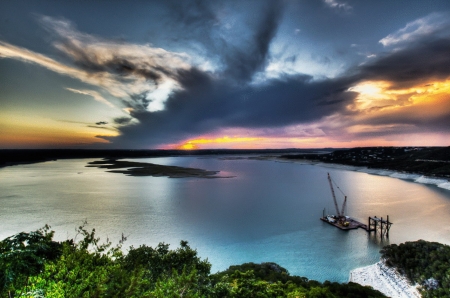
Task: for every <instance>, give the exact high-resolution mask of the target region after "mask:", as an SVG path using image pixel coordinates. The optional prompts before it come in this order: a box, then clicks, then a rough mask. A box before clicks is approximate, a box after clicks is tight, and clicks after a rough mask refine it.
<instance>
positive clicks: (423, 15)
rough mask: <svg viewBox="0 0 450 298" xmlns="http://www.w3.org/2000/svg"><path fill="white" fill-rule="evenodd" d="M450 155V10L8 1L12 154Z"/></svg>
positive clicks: (4, 70)
mask: <svg viewBox="0 0 450 298" xmlns="http://www.w3.org/2000/svg"><path fill="white" fill-rule="evenodd" d="M364 146H450V1H448V0H442V1H437V0H428V1H422V0H420V1H414V0H408V1H406V0H405V1H400V0H398V1H382V0H378V1H375V0H374V1H369V0H364V1H363V0H354V1H352V0H276V1H275V0H272V1H264V0H257V1H241V0H239V1H238V0H236V1H231V0H230V1H207V0H205V1H201V0H192V1H190V0H187V1H178V0H173V1H170V0H164V1H151V0H148V1H137V0H136V1H114V0H111V1H56V0H53V1H46V0H42V1H34V0H30V1H22V0H16V1H4V2H3V3H2V9H1V10H0V149H21V148H86V149H89V148H92V149H211V148H212V149H214V148H229V149H237V148H249V149H258V148H327V147H333V148H348V147H364Z"/></svg>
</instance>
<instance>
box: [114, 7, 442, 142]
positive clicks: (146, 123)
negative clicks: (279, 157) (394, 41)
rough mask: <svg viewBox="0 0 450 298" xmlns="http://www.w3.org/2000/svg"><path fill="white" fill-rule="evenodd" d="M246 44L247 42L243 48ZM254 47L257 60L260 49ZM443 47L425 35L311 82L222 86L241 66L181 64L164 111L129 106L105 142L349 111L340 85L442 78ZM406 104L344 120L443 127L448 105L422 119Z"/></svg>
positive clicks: (398, 128)
mask: <svg viewBox="0 0 450 298" xmlns="http://www.w3.org/2000/svg"><path fill="white" fill-rule="evenodd" d="M269 15H272V16H274V15H273V14H269ZM269 27H271V26H269ZM263 31H264V30H263ZM269 31H270V30H269ZM271 32H272V31H271ZM263 35H264V36H272V37H273V33H267V32H266V34H263ZM264 44H265V43H264ZM254 47H255V45H252V46H250V50H249V52H251V49H253V48H254ZM262 47H263V49H261V51H260V53H261V56H260V58H261V57H263V56H264V55H266V54H265V53H266V50H265V49H264V46H262ZM448 53H450V40H449V39H442V38H441V39H436V40H430V38H429V37H428V38H427V40H426V41H425V40H424V41H423V42H422V43H415V44H414V46H412V47H409V48H408V47H406V48H403V49H401V50H397V51H393V52H391V53H386V54H384V55H383V56H382V57H380V58H378V59H376V60H373V61H372V62H371V63H370V64H364V65H361V66H359V67H356V68H353V69H352V70H350V71H349V72H347V74H346V75H343V76H341V77H338V78H334V79H324V80H321V81H316V80H313V79H312V78H311V77H310V76H307V75H296V76H289V75H286V76H284V77H281V78H279V79H272V80H269V81H266V82H265V83H264V85H253V84H252V85H248V84H241V85H239V86H236V85H234V86H233V88H230V77H231V79H232V80H233V81H234V79H236V78H239V77H242V72H241V73H240V72H239V71H237V72H229V71H225V73H226V74H227V76H221V77H217V76H216V75H214V74H211V73H208V72H204V71H201V70H199V69H197V68H195V67H194V68H191V69H190V70H182V71H179V72H178V75H177V81H178V83H179V84H180V86H181V87H182V90H179V91H176V92H174V93H173V94H172V95H171V96H170V97H169V99H168V101H167V102H166V106H165V110H163V111H158V112H152V113H150V112H145V111H136V112H132V113H131V116H132V117H134V118H136V119H137V120H138V121H139V124H136V125H132V126H131V125H130V126H122V127H120V128H119V129H120V131H121V136H119V137H117V138H111V140H112V141H113V142H118V143H119V144H126V145H125V146H130V147H131V146H136V145H138V144H142V143H146V145H147V146H151V145H156V144H161V143H166V144H167V143H176V142H179V141H180V140H183V139H186V138H190V137H194V136H196V135H199V134H202V133H207V132H211V131H214V130H216V129H219V128H223V127H241V128H242V127H244V128H268V127H271V128H274V127H283V126H287V125H293V124H301V123H311V122H314V121H318V120H320V119H322V118H323V117H325V116H329V115H332V114H335V113H340V114H341V115H342V116H344V117H345V116H351V115H352V113H356V112H354V111H353V112H352V111H350V110H348V109H347V108H346V107H347V106H348V105H349V104H351V103H353V102H354V100H355V97H356V96H357V95H358V93H356V92H349V91H348V89H349V88H350V87H351V86H354V85H356V84H357V83H359V82H363V81H367V80H383V81H389V82H391V83H392V84H393V87H395V88H400V87H406V86H414V85H417V84H420V83H422V82H423V83H424V84H425V83H427V82H428V81H429V80H433V79H437V80H442V79H445V78H448V77H449V76H450V55H448ZM239 59H241V58H239ZM260 60H264V59H263V58H261V59H260ZM240 63H242V64H246V63H248V66H242V69H248V70H249V72H248V74H249V76H251V75H250V74H252V73H255V72H257V71H258V68H257V67H256V68H255V67H254V66H255V65H256V64H257V63H256V64H255V61H254V60H253V59H250V58H249V59H244V58H242V59H241V60H240ZM231 65H233V63H230V66H231ZM250 70H252V71H250ZM244 73H246V72H245V71H244ZM247 77H248V76H247ZM405 100H406V101H407V95H405ZM414 109H415V107H407V108H405V109H404V111H405V112H404V113H391V114H389V113H386V114H383V115H382V116H377V117H374V118H370V117H368V118H367V119H365V120H364V121H361V122H360V123H358V122H357V121H356V122H354V121H353V122H351V124H352V125H355V124H359V125H375V126H378V127H384V129H383V130H384V131H385V132H386V134H391V133H392V134H394V133H399V132H406V133H408V132H413V131H414V130H415V131H426V130H427V129H434V130H436V129H440V131H443V130H445V131H448V130H449V128H450V108H448V107H447V113H444V114H439V115H436V116H431V117H423V116H421V115H420V113H417V111H415V110H414ZM443 126H444V127H447V128H443ZM382 134H383V131H382V130H378V131H377V130H372V131H367V132H360V133H355V135H360V136H371V135H372V136H374V135H382Z"/></svg>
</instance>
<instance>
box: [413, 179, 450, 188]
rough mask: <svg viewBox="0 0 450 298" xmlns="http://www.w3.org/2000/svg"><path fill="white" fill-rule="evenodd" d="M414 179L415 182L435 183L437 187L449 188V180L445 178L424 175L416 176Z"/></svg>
mask: <svg viewBox="0 0 450 298" xmlns="http://www.w3.org/2000/svg"><path fill="white" fill-rule="evenodd" d="M414 181H415V182H417V183H423V184H432V185H436V186H437V187H439V188H443V189H448V190H450V182H449V181H448V180H446V179H438V178H430V177H426V176H420V177H419V178H417V179H416V180H414Z"/></svg>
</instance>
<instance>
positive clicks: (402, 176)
mask: <svg viewBox="0 0 450 298" xmlns="http://www.w3.org/2000/svg"><path fill="white" fill-rule="evenodd" d="M390 177H392V178H398V179H404V180H414V181H415V180H416V179H417V178H419V177H421V175H418V174H407V173H399V172H395V173H394V174H392V175H390Z"/></svg>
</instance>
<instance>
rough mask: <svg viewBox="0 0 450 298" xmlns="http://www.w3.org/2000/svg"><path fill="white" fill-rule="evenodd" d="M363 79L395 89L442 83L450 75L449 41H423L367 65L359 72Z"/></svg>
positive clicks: (443, 39)
mask: <svg viewBox="0 0 450 298" xmlns="http://www.w3.org/2000/svg"><path fill="white" fill-rule="evenodd" d="M358 71H359V72H360V76H361V77H362V78H364V79H371V80H387V81H390V82H393V83H394V86H393V87H396V88H397V87H409V86H414V85H417V84H420V83H421V82H424V83H426V81H427V80H433V79H435V80H442V79H446V78H448V76H449V75H450V38H441V39H437V40H429V37H427V38H426V40H423V41H422V42H420V43H417V45H416V46H414V47H411V48H405V49H402V50H399V51H394V52H393V53H388V54H386V55H385V56H383V57H381V58H379V59H377V60H375V61H374V62H372V63H370V64H366V65H364V66H362V67H360V68H359V69H358Z"/></svg>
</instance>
